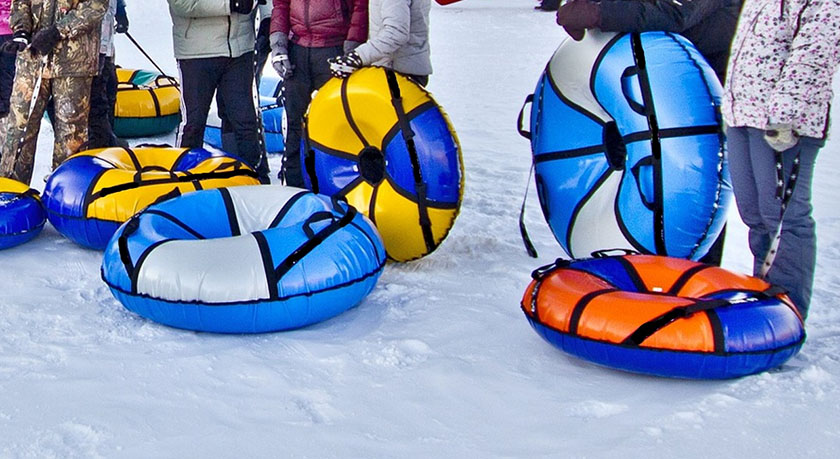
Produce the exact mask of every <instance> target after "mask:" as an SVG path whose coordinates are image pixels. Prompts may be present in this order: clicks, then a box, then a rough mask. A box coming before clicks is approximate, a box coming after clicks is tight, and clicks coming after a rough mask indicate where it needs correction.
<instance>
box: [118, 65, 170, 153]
mask: <svg viewBox="0 0 840 459" xmlns="http://www.w3.org/2000/svg"><path fill="white" fill-rule="evenodd" d="M180 122H181V90H180V88H179V87H178V82H177V81H176V80H175V78H173V77H170V76H166V75H161V74H160V73H157V72H150V71H148V70H130V69H124V68H117V102H116V104H115V105H114V134H116V135H117V137H148V136H153V135H159V134H165V133H167V132H171V131H172V130H173V129H175V127H177V126H178V123H180Z"/></svg>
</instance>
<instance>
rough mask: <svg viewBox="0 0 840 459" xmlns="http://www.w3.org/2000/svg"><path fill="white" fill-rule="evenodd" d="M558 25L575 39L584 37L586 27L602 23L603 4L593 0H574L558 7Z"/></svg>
mask: <svg viewBox="0 0 840 459" xmlns="http://www.w3.org/2000/svg"><path fill="white" fill-rule="evenodd" d="M557 25H561V26H563V28H564V29H566V33H568V34H569V36H571V37H572V38H573V39H574V40H575V41H580V40H582V39H583V34H584V32H585V31H586V29H592V28H595V27H599V26H600V25H601V5H600V4H598V3H595V2H593V1H591V0H572V1H570V2H569V3H566V4H564V5H562V6H561V7H560V8H559V9H557Z"/></svg>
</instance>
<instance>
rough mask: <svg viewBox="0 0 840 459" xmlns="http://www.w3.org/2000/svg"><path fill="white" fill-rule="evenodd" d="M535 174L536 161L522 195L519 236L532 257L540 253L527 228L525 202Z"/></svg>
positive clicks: (532, 165) (532, 164)
mask: <svg viewBox="0 0 840 459" xmlns="http://www.w3.org/2000/svg"><path fill="white" fill-rule="evenodd" d="M533 175H534V163H533V162H532V163H531V172H529V173H528V182H527V185H525V196H523V197H522V208H520V209H519V236H520V237H521V238H522V244H524V245H525V251H526V252H528V256H529V257H531V258H537V257H538V256H539V254H538V253H537V249H536V248H535V247H534V243H533V242H531V237H530V236H528V230H527V229H526V228H525V203H526V202H528V189H529V188H531V177H533Z"/></svg>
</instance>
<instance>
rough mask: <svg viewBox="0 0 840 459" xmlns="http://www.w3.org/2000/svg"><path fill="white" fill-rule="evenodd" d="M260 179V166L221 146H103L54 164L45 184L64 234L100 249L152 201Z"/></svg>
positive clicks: (49, 212) (51, 216)
mask: <svg viewBox="0 0 840 459" xmlns="http://www.w3.org/2000/svg"><path fill="white" fill-rule="evenodd" d="M256 184H259V180H257V174H256V172H254V171H253V170H252V169H251V168H249V167H248V165H247V164H245V163H244V162H242V160H240V159H238V158H236V157H233V156H230V155H226V154H224V153H222V152H209V151H207V150H204V149H185V148H166V147H140V148H135V149H133V150H132V149H123V148H105V149H97V150H88V151H83V152H81V153H78V154H76V155H73V156H71V157H70V158H67V160H66V161H64V163H62V164H61V165H60V166H59V167H58V168H56V170H55V171H54V172H53V173H52V174H51V175H50V177H49V179H48V180H47V184H46V186H45V188H44V205H45V207H46V210H47V218H49V220H50V223H52V225H53V226H54V227H55V228H56V229H57V230H58V231H59V232H60V233H61V234H63V235H65V236H66V237H68V238H69V239H71V240H73V241H75V242H76V243H78V244H81V245H83V246H85V247H90V248H93V249H100V250H101V249H103V248H105V245H106V244H107V242H108V240H109V239H110V238H111V235H113V234H114V232H115V231H116V230H117V228H118V227H119V226H120V224H122V223H123V222H125V221H126V220H128V219H129V218H130V217H131V216H132V215H134V214H136V213H137V212H138V211H140V210H142V209H143V208H145V207H146V206H148V205H150V204H152V203H155V202H159V201H161V200H164V199H169V198H172V197H175V196H179V195H181V194H183V193H188V192H191V191H195V190H201V189H206V188H219V187H223V186H234V185H256Z"/></svg>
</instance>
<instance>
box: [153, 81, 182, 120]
mask: <svg viewBox="0 0 840 459" xmlns="http://www.w3.org/2000/svg"><path fill="white" fill-rule="evenodd" d="M155 94H157V97H158V103H159V104H160V114H161V116H167V115H174V114H176V113H178V112H180V111H181V91H180V90H179V89H178V88H177V87H176V86H164V87H161V88H158V89H157V91H155Z"/></svg>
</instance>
